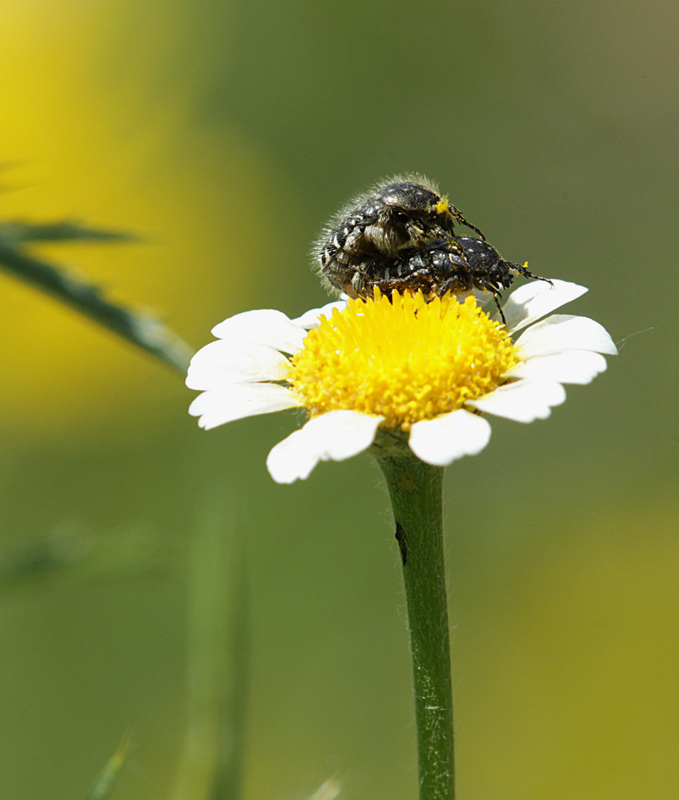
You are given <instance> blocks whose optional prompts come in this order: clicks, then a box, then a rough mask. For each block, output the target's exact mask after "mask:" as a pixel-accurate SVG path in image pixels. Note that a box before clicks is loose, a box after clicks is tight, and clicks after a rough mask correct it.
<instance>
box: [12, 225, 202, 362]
mask: <svg viewBox="0 0 679 800" xmlns="http://www.w3.org/2000/svg"><path fill="white" fill-rule="evenodd" d="M134 238H135V237H132V236H130V235H129V234H126V233H121V232H117V231H105V230H98V229H95V228H89V227H87V226H85V225H81V224H80V223H77V222H68V221H65V222H56V223H49V224H35V225H34V224H29V223H23V222H11V223H4V224H0V267H2V268H4V269H5V270H6V271H8V272H10V273H11V274H12V275H14V277H16V278H19V279H21V280H23V281H25V282H26V283H28V284H30V285H31V286H33V287H34V288H36V289H40V290H41V291H43V292H46V293H47V294H50V295H52V297H55V298H57V299H58V300H60V301H61V302H63V303H66V304H67V305H69V306H70V307H71V308H73V309H75V310H76V311H78V312H79V313H81V314H84V315H85V316H86V317H88V318H89V319H91V320H93V321H94V322H96V323H97V324H99V325H102V326H103V327H105V328H108V329H109V330H110V331H112V332H113V333H115V334H117V335H118V336H121V337H122V338H123V339H126V340H127V341H128V342H131V343H132V344H134V345H135V346H137V347H140V348H141V349H143V350H145V351H146V352H148V353H151V354H152V355H154V356H155V357H156V358H159V359H160V360H161V361H164V362H165V363H166V364H169V365H170V366H171V367H173V368H174V369H176V370H178V371H179V372H181V373H182V374H183V373H185V372H186V367H187V364H188V360H189V355H190V352H191V351H190V348H189V346H188V345H187V344H186V343H185V342H184V341H183V340H182V339H180V338H179V337H178V336H177V335H176V334H175V333H173V332H172V331H171V330H169V328H167V327H166V326H165V324H164V323H163V322H161V321H160V320H159V319H156V318H155V317H152V316H149V315H148V314H144V313H141V312H139V311H135V310H133V309H131V308H128V307H126V306H124V305H121V304H120V303H114V302H112V301H111V300H109V299H108V298H106V297H105V296H104V294H103V292H102V290H101V289H100V287H98V286H97V285H96V284H93V283H91V282H89V281H87V280H85V279H83V278H81V277H79V276H76V275H75V274H73V273H72V272H70V271H69V270H67V269H65V268H64V267H61V266H58V265H56V264H52V263H49V262H47V261H44V260H42V259H40V258H38V257H36V256H35V255H33V254H31V253H29V252H28V251H27V250H28V246H29V245H30V244H34V243H36V242H40V243H48V242H51V243H55V242H78V241H80V242H124V241H131V240H134Z"/></svg>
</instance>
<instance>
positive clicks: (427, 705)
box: [379, 455, 455, 800]
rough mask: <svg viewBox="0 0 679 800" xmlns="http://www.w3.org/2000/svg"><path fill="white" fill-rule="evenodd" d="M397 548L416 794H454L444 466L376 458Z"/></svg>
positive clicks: (439, 797) (438, 799) (431, 797)
mask: <svg viewBox="0 0 679 800" xmlns="http://www.w3.org/2000/svg"><path fill="white" fill-rule="evenodd" d="M379 463H380V467H381V468H382V471H383V472H384V476H385V478H386V480H387V486H388V487H389V494H390V496H391V502H392V505H393V508H394V520H395V522H396V538H397V540H398V543H399V547H400V549H401V562H402V564H403V579H404V583H405V592H406V602H407V606H408V625H409V628H410V652H411V656H412V660H413V688H414V692H415V722H416V727H417V750H418V765H419V778H420V795H419V797H420V800H453V799H454V797H455V763H454V749H453V691H452V686H451V677H450V645H449V637H448V608H447V603H446V575H445V564H444V556H443V522H442V513H441V512H442V504H441V496H442V479H443V469H442V468H440V467H432V466H430V465H429V464H425V463H423V462H422V461H420V460H419V459H418V458H416V457H415V456H412V455H403V456H389V457H384V458H380V459H379Z"/></svg>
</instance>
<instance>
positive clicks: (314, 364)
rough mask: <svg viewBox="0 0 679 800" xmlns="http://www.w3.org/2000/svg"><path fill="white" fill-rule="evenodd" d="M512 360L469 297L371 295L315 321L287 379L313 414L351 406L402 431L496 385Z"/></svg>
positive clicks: (502, 334)
mask: <svg viewBox="0 0 679 800" xmlns="http://www.w3.org/2000/svg"><path fill="white" fill-rule="evenodd" d="M518 361H519V357H518V352H517V349H516V347H515V346H514V344H513V342H512V340H511V338H510V336H509V335H508V334H507V333H506V331H505V329H504V326H503V325H501V324H499V323H497V322H494V321H492V320H491V319H490V317H489V316H488V315H487V314H486V313H485V312H484V311H483V310H482V309H481V308H480V307H478V306H477V304H476V301H475V300H474V298H473V297H468V298H467V299H466V300H465V301H464V302H463V303H460V302H458V300H457V298H456V297H454V296H452V295H446V296H444V297H443V298H439V297H434V298H433V299H432V298H425V297H424V296H423V295H422V293H417V294H409V293H404V294H398V293H396V292H395V293H394V294H393V295H392V297H391V299H390V298H389V297H386V296H384V295H381V294H380V292H379V290H376V291H375V296H374V298H370V299H368V300H361V299H356V300H350V301H349V302H348V304H347V307H346V308H345V309H343V310H342V311H339V310H337V309H335V310H334V311H333V313H332V316H330V317H329V318H326V317H322V318H321V322H320V324H319V325H318V327H317V328H315V329H313V330H312V331H310V332H309V333H308V334H307V336H306V337H305V339H304V346H303V347H302V349H301V350H299V351H298V352H297V353H296V354H295V355H294V356H293V357H292V359H291V361H290V366H289V369H288V376H287V380H288V382H289V384H290V388H291V390H292V391H293V393H294V394H296V395H297V396H298V397H299V398H300V400H301V401H302V403H303V405H304V407H305V408H306V409H307V411H308V412H309V414H310V415H311V416H312V417H314V416H318V415H319V414H324V413H326V412H327V411H333V410H337V409H349V410H353V411H360V412H362V413H365V414H371V415H379V416H383V417H385V421H384V422H383V423H382V426H383V427H385V428H400V429H401V430H406V431H407V430H409V429H410V427H411V426H412V425H413V424H414V423H415V422H419V421H420V420H425V419H433V418H434V417H437V416H439V415H441V414H446V413H448V412H450V411H455V410H456V409H458V408H461V407H462V405H463V404H464V403H465V402H467V401H468V400H473V399H475V398H478V397H480V396H482V395H484V394H487V393H488V392H490V391H492V390H493V389H495V388H497V386H499V385H500V384H501V383H503V375H505V374H506V372H507V371H508V370H509V369H511V368H512V367H513V366H515V365H516V364H517V363H518Z"/></svg>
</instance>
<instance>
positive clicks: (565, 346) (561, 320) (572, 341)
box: [516, 314, 618, 361]
mask: <svg viewBox="0 0 679 800" xmlns="http://www.w3.org/2000/svg"><path fill="white" fill-rule="evenodd" d="M516 346H517V347H518V348H519V350H520V351H521V358H522V360H524V361H525V360H527V359H529V358H532V357H534V356H547V355H550V354H551V353H560V352H562V351H563V350H592V351H594V352H595V353H606V354H607V355H615V354H616V353H617V352H618V350H617V348H616V346H615V345H614V344H613V340H612V339H611V337H610V336H609V334H608V332H607V331H606V329H605V328H604V327H603V326H602V325H599V323H598V322H595V321H594V320H593V319H589V317H574V316H571V315H570V314H552V316H551V317H547V319H543V320H542V321H541V322H537V323H536V324H535V325H531V327H530V328H528V330H526V331H524V332H523V333H522V334H521V336H519V338H518V339H517V340H516Z"/></svg>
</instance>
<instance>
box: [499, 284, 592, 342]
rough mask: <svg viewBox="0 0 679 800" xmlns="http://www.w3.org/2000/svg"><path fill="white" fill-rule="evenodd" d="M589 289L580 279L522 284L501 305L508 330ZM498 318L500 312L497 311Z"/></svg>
mask: <svg viewBox="0 0 679 800" xmlns="http://www.w3.org/2000/svg"><path fill="white" fill-rule="evenodd" d="M587 291H588V289H587V288H585V287H584V286H579V285H578V284H577V283H570V282H569V281H560V280H558V279H556V278H553V279H552V283H551V285H550V284H549V283H547V281H533V283H527V284H525V285H524V286H520V287H519V288H518V289H516V290H515V291H513V292H512V293H511V294H510V295H509V297H508V298H507V302H506V303H505V304H504V305H503V306H502V312H503V314H504V315H505V320H506V321H507V331H508V332H509V333H514V332H515V331H520V330H521V329H522V328H525V327H526V325H530V324H532V323H533V322H536V321H537V320H538V319H540V318H541V317H544V316H546V315H547V314H550V313H551V312H552V311H554V310H555V309H557V308H560V307H561V306H563V305H565V304H566V303H570V302H571V300H575V299H576V298H578V297H581V296H582V295H583V294H585V292H587ZM494 318H495V319H499V318H500V315H499V314H497V313H496V314H495V316H494Z"/></svg>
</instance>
